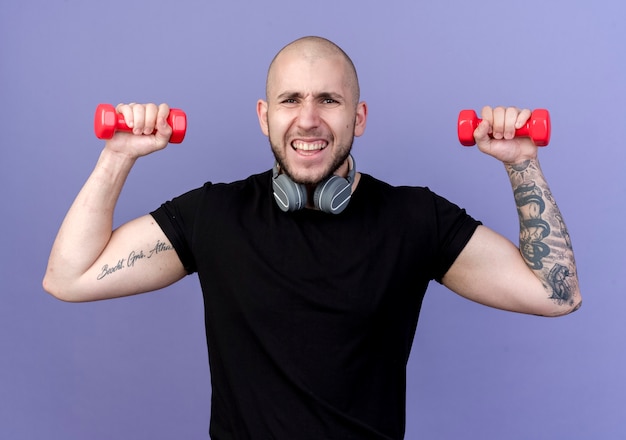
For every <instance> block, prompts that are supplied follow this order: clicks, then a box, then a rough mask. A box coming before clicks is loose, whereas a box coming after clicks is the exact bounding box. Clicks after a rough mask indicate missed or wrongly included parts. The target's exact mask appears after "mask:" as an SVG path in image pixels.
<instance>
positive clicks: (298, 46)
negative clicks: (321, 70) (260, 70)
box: [265, 37, 360, 105]
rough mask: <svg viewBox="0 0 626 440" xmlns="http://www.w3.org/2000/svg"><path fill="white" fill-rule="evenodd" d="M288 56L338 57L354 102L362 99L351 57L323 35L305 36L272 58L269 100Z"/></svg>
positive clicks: (311, 57)
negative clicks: (283, 62) (282, 63)
mask: <svg viewBox="0 0 626 440" xmlns="http://www.w3.org/2000/svg"><path fill="white" fill-rule="evenodd" d="M288 57H300V58H302V59H306V60H308V61H310V62H311V63H314V62H315V61H318V60H330V59H333V58H334V59H337V60H338V62H341V63H342V64H343V68H344V78H345V82H346V86H348V88H349V89H350V91H351V94H352V96H351V97H352V98H353V100H354V104H355V105H356V104H357V103H358V102H359V99H360V88H359V80H358V77H357V73H356V68H355V67H354V63H353V62H352V60H351V59H350V57H349V56H348V55H347V54H346V53H345V52H344V51H343V50H342V49H341V48H340V47H339V46H337V45H336V44H335V43H333V42H332V41H330V40H327V39H325V38H321V37H303V38H300V39H298V40H295V41H293V42H291V43H289V44H288V45H287V46H285V47H283V48H282V49H281V50H280V51H279V52H278V54H276V56H275V57H274V59H273V60H272V62H271V64H270V67H269V70H268V72H267V82H266V85H265V93H266V98H267V99H268V100H269V99H270V96H271V95H272V93H271V92H272V87H273V85H274V83H275V78H276V76H277V71H278V70H280V67H281V61H282V60H283V59H285V58H288Z"/></svg>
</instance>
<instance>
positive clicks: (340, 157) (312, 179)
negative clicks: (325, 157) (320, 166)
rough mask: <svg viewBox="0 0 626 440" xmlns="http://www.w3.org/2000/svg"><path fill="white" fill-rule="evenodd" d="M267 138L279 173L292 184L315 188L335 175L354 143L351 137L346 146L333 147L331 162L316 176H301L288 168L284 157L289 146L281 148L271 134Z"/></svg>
mask: <svg viewBox="0 0 626 440" xmlns="http://www.w3.org/2000/svg"><path fill="white" fill-rule="evenodd" d="M268 137H269V142H270V147H271V148H272V153H273V154H274V158H275V159H276V163H277V164H278V166H279V168H280V171H281V172H282V173H283V174H285V175H287V176H288V177H289V178H290V179H291V180H292V181H293V182H295V183H298V184H301V185H306V186H316V185H318V184H319V183H320V182H322V181H324V180H326V179H327V178H328V177H330V176H332V175H333V174H335V172H336V171H337V170H338V169H339V167H341V165H343V164H344V162H345V161H346V160H347V159H348V156H350V151H351V150H352V143H353V142H354V136H351V137H350V139H349V142H348V143H347V144H346V145H338V146H335V147H334V148H335V151H334V154H333V159H332V162H331V163H330V165H328V166H327V167H326V168H325V169H324V170H322V172H321V173H319V174H318V175H315V176H301V175H297V174H296V173H294V170H292V169H291V168H290V166H289V164H288V163H287V160H286V157H285V156H286V154H285V148H292V147H291V145H287V146H286V147H284V148H283V146H281V145H280V144H277V143H276V142H274V141H273V140H272V136H271V133H270V134H269V136H268ZM327 148H328V147H327Z"/></svg>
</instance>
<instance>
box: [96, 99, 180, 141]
mask: <svg viewBox="0 0 626 440" xmlns="http://www.w3.org/2000/svg"><path fill="white" fill-rule="evenodd" d="M167 123H168V124H169V125H170V127H172V136H171V137H170V142H171V143H173V144H180V143H181V142H182V141H183V139H184V138H185V133H186V132H187V115H185V112H184V111H182V110H180V109H177V108H172V109H170V114H169V115H168V117H167ZM94 129H95V131H96V137H98V139H111V138H112V137H113V135H114V134H115V132H116V131H118V130H119V131H128V132H132V129H131V128H130V127H129V126H128V125H126V121H125V120H124V116H123V115H122V114H121V113H117V112H116V111H115V107H113V106H112V105H111V104H99V105H98V107H96V116H95V118H94ZM154 133H156V130H155V131H154Z"/></svg>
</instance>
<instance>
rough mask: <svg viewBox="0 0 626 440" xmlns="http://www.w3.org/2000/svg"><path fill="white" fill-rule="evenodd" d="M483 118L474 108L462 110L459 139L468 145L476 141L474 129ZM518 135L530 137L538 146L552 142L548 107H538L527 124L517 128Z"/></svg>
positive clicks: (516, 134)
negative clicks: (480, 117) (479, 116)
mask: <svg viewBox="0 0 626 440" xmlns="http://www.w3.org/2000/svg"><path fill="white" fill-rule="evenodd" d="M481 121H482V119H478V116H477V115H476V112H475V111H474V110H461V112H460V113H459V122H458V132H459V141H461V144H462V145H464V146H466V147H471V146H472V145H474V144H475V143H476V141H475V140H474V130H476V127H478V124H480V122H481ZM515 136H516V137H529V138H531V139H532V140H533V142H534V143H535V145H537V146H538V147H545V146H546V145H548V142H550V113H549V112H548V110H546V109H536V110H533V112H532V113H531V115H530V118H529V119H528V121H527V122H526V124H525V125H524V126H522V127H520V128H518V129H517V130H515Z"/></svg>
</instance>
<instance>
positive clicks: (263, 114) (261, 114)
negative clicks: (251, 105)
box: [256, 99, 269, 136]
mask: <svg viewBox="0 0 626 440" xmlns="http://www.w3.org/2000/svg"><path fill="white" fill-rule="evenodd" d="M256 114H257V116H258V118H259V125H260V126H261V131H262V132H263V134H264V135H265V136H269V128H268V124H267V102H266V101H264V100H262V99H259V100H258V102H257V103H256Z"/></svg>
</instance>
